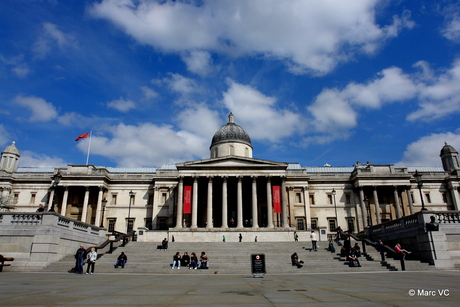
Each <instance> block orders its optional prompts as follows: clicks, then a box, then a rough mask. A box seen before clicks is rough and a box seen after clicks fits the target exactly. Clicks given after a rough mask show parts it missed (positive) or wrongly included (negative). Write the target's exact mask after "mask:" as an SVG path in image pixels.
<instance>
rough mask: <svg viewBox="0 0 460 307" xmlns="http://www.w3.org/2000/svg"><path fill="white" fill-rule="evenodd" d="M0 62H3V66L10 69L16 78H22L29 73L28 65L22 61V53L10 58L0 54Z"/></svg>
mask: <svg viewBox="0 0 460 307" xmlns="http://www.w3.org/2000/svg"><path fill="white" fill-rule="evenodd" d="M0 63H3V64H4V65H5V66H7V67H9V68H10V69H11V72H13V74H15V75H16V76H17V77H18V78H24V77H26V76H27V75H29V73H30V71H31V70H30V68H29V66H28V65H27V64H26V63H24V55H23V54H20V55H18V56H15V57H12V58H6V57H4V56H3V55H1V54H0Z"/></svg>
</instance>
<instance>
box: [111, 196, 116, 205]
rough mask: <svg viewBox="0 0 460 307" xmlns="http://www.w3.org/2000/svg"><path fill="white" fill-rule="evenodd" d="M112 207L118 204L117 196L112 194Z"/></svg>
mask: <svg viewBox="0 0 460 307" xmlns="http://www.w3.org/2000/svg"><path fill="white" fill-rule="evenodd" d="M111 204H112V205H116V204H117V194H112V203H111Z"/></svg>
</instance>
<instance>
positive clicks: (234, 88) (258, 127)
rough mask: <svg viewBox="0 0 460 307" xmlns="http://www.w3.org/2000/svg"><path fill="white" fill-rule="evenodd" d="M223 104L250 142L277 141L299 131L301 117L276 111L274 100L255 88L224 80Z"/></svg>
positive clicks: (287, 111)
mask: <svg viewBox="0 0 460 307" xmlns="http://www.w3.org/2000/svg"><path fill="white" fill-rule="evenodd" d="M228 83H229V88H228V90H227V92H225V93H224V94H223V103H224V105H225V106H226V108H227V109H228V110H229V111H231V112H232V113H233V114H234V115H235V122H236V123H237V124H239V125H241V126H242V127H244V129H245V130H246V131H247V132H248V134H249V135H250V136H251V138H252V139H258V140H262V139H265V140H269V141H272V142H277V141H279V140H280V139H281V138H283V137H288V136H291V135H293V134H294V133H296V132H298V131H299V130H300V129H301V126H302V124H301V117H300V115H299V114H298V113H295V112H293V111H290V110H286V109H284V110H283V109H279V108H278V106H277V104H276V102H277V100H276V98H274V97H267V96H265V95H264V94H262V93H261V92H259V91H257V90H256V89H254V88H252V87H250V86H247V85H242V84H238V83H236V82H234V81H232V80H228Z"/></svg>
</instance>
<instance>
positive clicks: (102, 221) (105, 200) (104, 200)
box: [99, 198, 107, 228]
mask: <svg viewBox="0 0 460 307" xmlns="http://www.w3.org/2000/svg"><path fill="white" fill-rule="evenodd" d="M101 203H102V217H101V225H100V226H99V227H101V228H103V227H104V213H105V206H107V199H106V198H104V199H103V200H102V201H101Z"/></svg>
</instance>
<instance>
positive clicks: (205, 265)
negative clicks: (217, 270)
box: [200, 252, 209, 269]
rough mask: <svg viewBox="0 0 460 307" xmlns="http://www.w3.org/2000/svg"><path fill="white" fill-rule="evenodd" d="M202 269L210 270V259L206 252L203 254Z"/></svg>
mask: <svg viewBox="0 0 460 307" xmlns="http://www.w3.org/2000/svg"><path fill="white" fill-rule="evenodd" d="M200 269H209V259H208V256H206V253H205V252H201V256H200Z"/></svg>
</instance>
